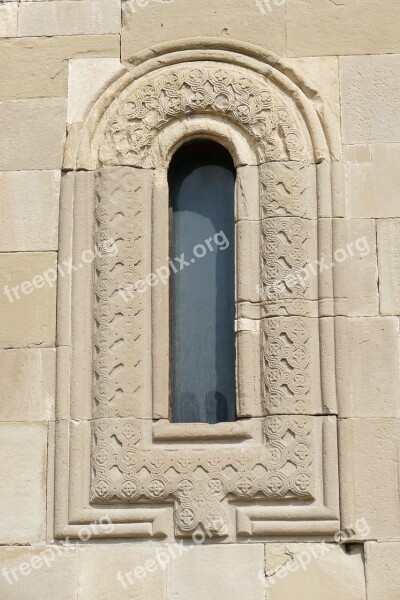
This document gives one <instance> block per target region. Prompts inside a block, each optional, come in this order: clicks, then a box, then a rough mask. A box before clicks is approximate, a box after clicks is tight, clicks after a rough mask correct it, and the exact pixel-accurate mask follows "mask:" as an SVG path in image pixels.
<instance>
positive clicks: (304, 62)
mask: <svg viewBox="0 0 400 600" xmlns="http://www.w3.org/2000/svg"><path fill="white" fill-rule="evenodd" d="M288 62H289V64H290V65H292V66H293V68H294V69H295V70H296V72H297V73H300V74H301V75H302V76H303V77H304V79H305V81H306V82H307V83H308V84H310V85H311V86H312V87H313V88H314V89H316V90H318V93H319V94H320V96H321V99H322V102H323V103H324V106H326V107H327V108H328V110H329V116H328V114H326V118H327V119H329V124H330V126H331V133H332V135H333V136H334V137H333V147H332V148H331V152H332V154H333V155H334V156H335V158H336V159H340V157H341V153H342V149H341V128H340V90H339V59H338V58H337V57H333V56H325V57H319V56H318V57H316V56H312V57H309V58H291V59H289V60H288ZM318 108H321V107H320V106H318Z"/></svg>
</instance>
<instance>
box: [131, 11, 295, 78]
mask: <svg viewBox="0 0 400 600" xmlns="http://www.w3.org/2000/svg"><path fill="white" fill-rule="evenodd" d="M263 3H264V0H258V1H256V0H226V1H225V2H223V3H219V2H215V1H214V0H191V1H190V2H187V0H174V1H173V2H171V1H169V2H159V1H154V0H128V1H126V2H124V3H123V26H122V61H123V63H124V64H126V65H127V66H128V64H129V60H130V59H131V58H132V56H134V55H135V54H136V53H137V52H138V51H139V50H144V49H147V48H149V47H150V48H151V47H152V45H153V44H158V43H160V42H170V43H173V42H174V41H175V40H181V39H185V38H186V39H187V38H189V39H191V38H195V37H199V36H207V37H220V38H221V40H224V39H226V40H229V39H230V38H231V39H234V40H235V39H239V40H242V41H245V42H251V43H253V44H258V45H260V46H262V47H264V48H267V49H268V50H272V51H274V52H276V53H278V54H280V55H283V54H285V46H286V43H285V7H284V6H283V4H281V6H276V7H274V10H272V11H269V10H262V9H263Z"/></svg>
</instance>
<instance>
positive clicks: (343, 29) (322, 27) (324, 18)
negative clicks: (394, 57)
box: [269, 0, 400, 56]
mask: <svg viewBox="0 0 400 600" xmlns="http://www.w3.org/2000/svg"><path fill="white" fill-rule="evenodd" d="M269 4H270V5H271V7H273V5H274V4H278V0H275V2H274V0H271V1H270V2H269ZM272 10H275V11H276V10H279V9H277V8H275V7H273V8H272ZM286 11H287V44H288V55H289V56H324V55H329V56H330V55H340V54H385V53H392V52H399V51H400V38H399V22H400V4H399V3H398V1H397V0H385V2H384V3H383V4H382V2H377V1H376V0H363V2H359V1H358V0H307V1H306V2H305V1H304V0H286Z"/></svg>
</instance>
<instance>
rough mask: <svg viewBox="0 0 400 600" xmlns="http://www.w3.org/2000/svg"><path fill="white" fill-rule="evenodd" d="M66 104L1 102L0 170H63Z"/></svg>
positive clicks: (52, 101)
mask: <svg viewBox="0 0 400 600" xmlns="http://www.w3.org/2000/svg"><path fill="white" fill-rule="evenodd" d="M66 108H67V107H66V101H65V100H61V99H58V98H42V99H38V100H7V101H3V102H0V170H6V171H13V170H28V171H29V170H31V169H61V165H62V157H63V149H64V142H65V134H66Z"/></svg>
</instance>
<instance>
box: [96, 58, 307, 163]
mask: <svg viewBox="0 0 400 600" xmlns="http://www.w3.org/2000/svg"><path fill="white" fill-rule="evenodd" d="M195 114H205V115H210V114H211V115H213V116H218V117H219V118H220V119H221V118H224V119H228V120H230V121H231V122H233V123H235V124H236V125H239V126H240V127H241V128H243V129H244V130H246V131H247V133H248V134H249V135H250V137H251V138H252V140H254V147H255V148H256V149H257V152H258V155H259V159H260V161H261V162H267V161H271V160H293V161H301V160H303V161H304V160H306V158H305V152H304V143H303V133H302V131H301V130H300V127H299V124H298V123H297V121H296V118H295V116H294V114H293V111H292V110H291V108H290V106H289V104H288V102H287V101H286V100H284V97H283V95H282V94H281V93H280V92H279V91H278V89H277V88H276V87H275V86H274V85H273V84H271V83H270V82H269V81H268V80H267V79H266V78H265V77H262V76H260V75H256V74H255V73H254V72H252V71H250V70H248V69H244V68H242V67H239V66H233V65H229V64H223V65H221V64H220V63H212V62H200V61H199V62H197V63H193V66H187V65H182V66H177V65H175V66H174V67H166V68H165V69H163V70H162V72H161V73H160V71H159V72H157V74H156V75H148V76H147V77H146V78H145V82H143V81H139V82H138V83H136V82H134V83H133V84H132V85H131V86H130V87H129V88H128V89H127V90H125V91H123V92H122V93H121V96H120V97H119V98H118V101H117V102H113V103H112V104H111V105H110V107H109V108H108V109H107V111H106V115H105V137H104V140H103V141H102V143H101V145H100V149H99V159H100V162H101V164H103V165H112V164H118V165H131V166H140V167H152V166H153V165H152V160H151V145H152V143H153V141H154V139H155V137H156V136H157V134H158V133H159V132H160V131H161V130H162V129H163V128H164V127H165V126H166V125H168V124H169V123H170V122H172V121H177V120H179V119H181V118H184V117H189V116H191V115H195Z"/></svg>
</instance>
